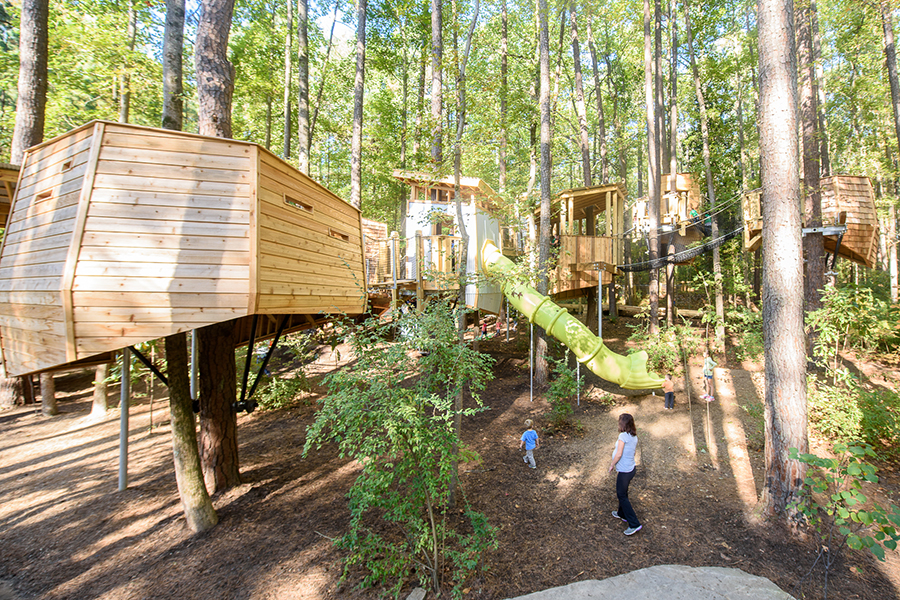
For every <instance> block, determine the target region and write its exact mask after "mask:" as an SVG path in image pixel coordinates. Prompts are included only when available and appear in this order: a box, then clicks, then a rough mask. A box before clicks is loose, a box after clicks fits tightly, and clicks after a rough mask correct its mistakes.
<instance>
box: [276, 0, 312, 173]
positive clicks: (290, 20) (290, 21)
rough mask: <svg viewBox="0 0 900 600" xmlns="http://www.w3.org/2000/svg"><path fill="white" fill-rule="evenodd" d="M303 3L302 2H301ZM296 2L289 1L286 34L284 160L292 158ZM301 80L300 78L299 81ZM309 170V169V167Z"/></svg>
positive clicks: (283, 104)
mask: <svg viewBox="0 0 900 600" xmlns="http://www.w3.org/2000/svg"><path fill="white" fill-rule="evenodd" d="M301 1H302V0H301ZM293 33H294V0H288V1H287V24H286V26H285V34H284V102H283V103H282V110H283V111H284V140H283V141H284V159H285V160H288V159H289V158H290V157H291V136H292V135H293V133H292V131H291V112H292V111H291V75H292V74H293V71H294V66H293V64H292V58H293V56H292V55H293V52H292V50H293V49H294V36H293ZM299 79H300V78H299V77H298V80H299ZM307 168H308V167H307Z"/></svg>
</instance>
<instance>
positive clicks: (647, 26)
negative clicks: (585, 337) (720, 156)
mask: <svg viewBox="0 0 900 600" xmlns="http://www.w3.org/2000/svg"><path fill="white" fill-rule="evenodd" d="M652 22H653V21H652V16H651V14H650V0H644V99H645V100H646V103H647V213H648V217H649V218H648V221H649V227H650V231H649V233H648V235H649V242H650V243H649V246H650V247H649V255H650V256H649V260H650V262H651V264H654V263H655V262H656V260H657V259H658V258H659V204H660V165H659V158H660V157H659V131H658V125H659V119H658V118H657V112H658V107H657V94H656V77H655V69H654V68H653V63H654V54H653V32H652ZM649 287H650V290H649V294H650V333H651V334H652V335H656V334H657V333H659V268H658V267H656V266H652V267H651V269H650V286H649Z"/></svg>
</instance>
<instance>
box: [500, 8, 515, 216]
mask: <svg viewBox="0 0 900 600" xmlns="http://www.w3.org/2000/svg"><path fill="white" fill-rule="evenodd" d="M500 20H501V29H500V150H499V156H498V162H499V165H497V168H498V169H499V171H500V194H501V195H502V194H505V193H506V145H507V139H506V136H507V133H506V112H507V107H506V103H507V97H508V96H509V80H508V75H509V66H508V61H509V56H508V55H509V16H508V14H507V10H506V0H502V2H501V13H500ZM517 225H518V224H517Z"/></svg>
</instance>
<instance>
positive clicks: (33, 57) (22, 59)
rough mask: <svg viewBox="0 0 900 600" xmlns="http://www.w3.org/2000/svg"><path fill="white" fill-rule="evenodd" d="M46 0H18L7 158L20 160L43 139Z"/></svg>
mask: <svg viewBox="0 0 900 600" xmlns="http://www.w3.org/2000/svg"><path fill="white" fill-rule="evenodd" d="M49 13H50V7H49V1H48V0H22V13H21V18H20V24H19V96H18V99H17V100H16V126H15V130H14V131H13V139H12V146H11V149H10V162H11V163H12V164H14V165H18V164H21V163H22V157H23V155H24V154H25V150H27V149H28V148H30V147H31V146H34V145H35V144H39V143H40V142H41V141H42V140H43V139H44V107H45V106H46V104H47V37H48V34H47V21H48V19H49Z"/></svg>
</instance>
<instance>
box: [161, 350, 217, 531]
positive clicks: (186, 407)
mask: <svg viewBox="0 0 900 600" xmlns="http://www.w3.org/2000/svg"><path fill="white" fill-rule="evenodd" d="M166 361H167V363H168V375H169V413H170V415H171V418H172V449H173V455H174V458H175V481H176V482H177V483H178V495H179V496H180V497H181V506H182V508H183V509H184V516H185V518H186V519H187V525H188V527H189V528H190V529H191V531H193V532H194V533H200V532H203V531H207V530H209V529H212V528H213V527H214V526H215V525H216V523H218V522H219V517H218V516H217V515H216V511H215V509H214V508H213V505H212V501H211V500H210V498H209V493H207V491H206V487H205V486H204V485H203V474H202V472H201V469H200V456H199V454H198V453H197V433H196V429H195V426H194V412H193V411H192V410H191V390H190V384H189V382H188V370H187V368H188V360H187V335H186V334H184V333H176V334H175V335H170V336H169V337H167V338H166Z"/></svg>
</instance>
